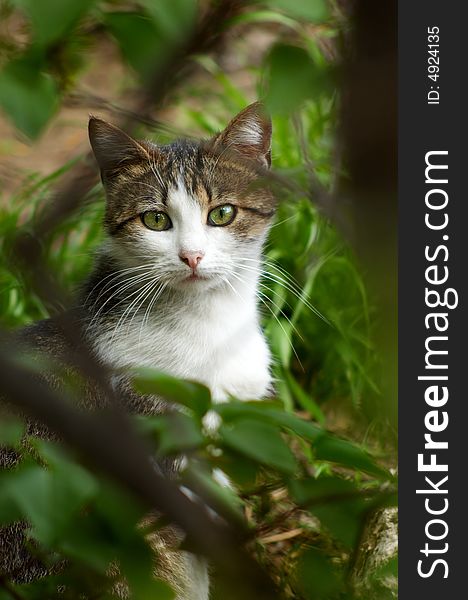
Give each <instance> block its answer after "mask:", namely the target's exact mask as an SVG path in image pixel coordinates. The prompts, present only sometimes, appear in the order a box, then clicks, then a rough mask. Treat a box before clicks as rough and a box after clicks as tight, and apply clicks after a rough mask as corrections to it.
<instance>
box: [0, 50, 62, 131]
mask: <svg viewBox="0 0 468 600" xmlns="http://www.w3.org/2000/svg"><path fill="white" fill-rule="evenodd" d="M38 58H39V61H38ZM0 106H1V107H2V108H3V110H4V111H5V112H6V113H7V114H8V115H9V117H10V118H11V119H12V121H13V123H14V124H15V125H16V127H17V128H18V129H19V130H20V131H22V132H23V133H25V134H26V135H27V136H28V137H30V138H33V139H34V138H37V137H38V136H39V134H40V133H41V132H42V130H43V129H44V127H45V126H46V124H47V123H48V121H49V119H50V118H51V117H52V115H53V114H54V113H55V111H56V109H57V107H58V93H57V86H56V84H55V82H54V80H53V79H52V77H51V76H50V75H47V74H46V73H45V72H43V71H42V64H41V62H40V57H36V56H33V55H27V56H23V57H21V58H18V59H15V60H13V61H11V62H9V63H8V64H7V65H6V66H5V67H4V68H3V70H2V71H0Z"/></svg>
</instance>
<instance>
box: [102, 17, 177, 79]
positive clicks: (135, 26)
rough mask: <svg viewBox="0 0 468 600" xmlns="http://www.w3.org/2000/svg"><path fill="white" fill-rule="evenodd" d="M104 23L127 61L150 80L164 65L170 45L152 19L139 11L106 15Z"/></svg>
mask: <svg viewBox="0 0 468 600" xmlns="http://www.w3.org/2000/svg"><path fill="white" fill-rule="evenodd" d="M104 21H105V24H106V26H107V27H108V29H109V31H110V32H111V33H112V35H113V36H114V37H115V38H116V40H117V42H118V43H119V46H120V50H121V51H122V54H123V56H124V58H125V59H126V60H127V61H128V63H129V64H130V65H131V66H132V67H133V68H134V69H135V71H137V72H138V73H139V74H140V75H141V76H142V77H148V76H149V74H150V73H152V72H154V71H156V69H157V68H158V66H159V65H161V64H162V63H163V62H164V60H165V58H166V57H167V53H168V47H167V43H166V42H165V41H164V40H163V39H162V38H161V35H160V32H159V31H158V29H157V27H156V25H155V23H154V21H153V20H152V19H151V18H150V17H148V16H145V15H142V14H140V13H136V12H113V13H106V14H105V18H104Z"/></svg>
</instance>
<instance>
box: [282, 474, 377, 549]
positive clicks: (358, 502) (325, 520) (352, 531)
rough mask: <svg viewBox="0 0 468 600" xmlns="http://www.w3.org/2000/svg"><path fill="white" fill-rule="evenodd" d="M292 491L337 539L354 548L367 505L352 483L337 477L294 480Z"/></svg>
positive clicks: (290, 485) (299, 501) (298, 500)
mask: <svg viewBox="0 0 468 600" xmlns="http://www.w3.org/2000/svg"><path fill="white" fill-rule="evenodd" d="M289 489H290V491H291V494H292V496H293V498H294V500H295V501H296V502H297V503H298V504H300V505H301V506H304V507H306V508H308V509H309V510H310V512H311V513H312V514H314V515H315V516H316V517H317V518H318V519H319V520H320V522H321V523H322V524H323V525H324V526H325V527H326V528H327V529H328V530H329V531H330V532H331V533H332V535H333V536H334V537H335V538H336V539H337V540H339V541H340V542H342V543H343V544H345V545H346V546H348V547H349V548H353V547H354V545H355V544H356V542H357V541H358V536H359V533H360V531H361V528H362V522H363V518H364V516H365V514H366V510H367V508H368V503H366V501H365V500H364V498H363V497H362V496H361V495H360V493H359V490H358V488H357V487H356V486H355V485H354V484H353V483H352V482H350V481H347V480H345V479H340V478H338V477H319V478H317V479H313V478H309V479H305V480H297V479H295V480H292V481H291V482H290V484H289Z"/></svg>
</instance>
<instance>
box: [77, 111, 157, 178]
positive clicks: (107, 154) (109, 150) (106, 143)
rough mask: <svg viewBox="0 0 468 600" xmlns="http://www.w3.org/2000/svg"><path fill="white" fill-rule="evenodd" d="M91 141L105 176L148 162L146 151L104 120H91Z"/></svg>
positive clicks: (89, 129) (94, 118) (92, 118)
mask: <svg viewBox="0 0 468 600" xmlns="http://www.w3.org/2000/svg"><path fill="white" fill-rule="evenodd" d="M88 131H89V141H90V142H91V147H92V148H93V152H94V156H95V157H96V160H97V162H98V165H99V167H100V169H101V173H102V174H103V175H104V176H109V175H112V174H113V173H116V172H117V171H118V170H119V169H121V168H123V167H126V166H129V165H131V164H135V163H138V162H141V161H144V160H148V158H149V155H148V152H147V151H146V149H145V148H144V147H143V146H142V145H141V144H140V143H139V142H137V141H136V140H134V139H133V138H131V137H130V136H129V135H127V134H126V133H125V132H123V131H122V130H121V129H119V128H118V127H116V126H115V125H111V124H110V123H107V122H106V121H103V120H102V119H98V118H96V117H91V118H90V119H89V126H88Z"/></svg>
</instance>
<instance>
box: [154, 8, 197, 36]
mask: <svg viewBox="0 0 468 600" xmlns="http://www.w3.org/2000/svg"><path fill="white" fill-rule="evenodd" d="M143 5H144V6H145V8H146V10H147V11H148V14H150V15H151V17H152V18H153V20H154V22H155V24H156V26H157V28H158V30H159V32H160V33H161V34H162V35H164V36H165V38H166V39H168V40H172V41H180V40H183V39H184V38H185V37H186V36H187V34H188V33H189V32H190V29H191V28H192V27H193V26H194V24H195V20H196V16H197V11H198V2H197V0H171V2H155V0H143Z"/></svg>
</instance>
